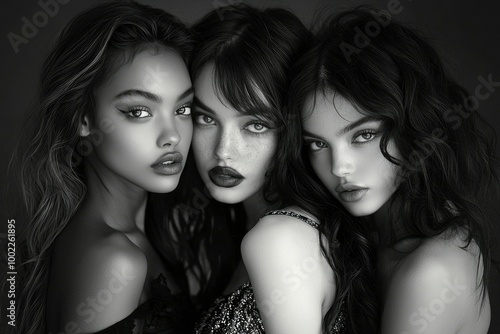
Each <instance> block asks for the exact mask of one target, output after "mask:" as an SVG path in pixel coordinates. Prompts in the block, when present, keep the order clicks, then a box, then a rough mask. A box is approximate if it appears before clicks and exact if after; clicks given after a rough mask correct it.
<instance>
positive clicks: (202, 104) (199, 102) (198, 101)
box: [193, 96, 253, 118]
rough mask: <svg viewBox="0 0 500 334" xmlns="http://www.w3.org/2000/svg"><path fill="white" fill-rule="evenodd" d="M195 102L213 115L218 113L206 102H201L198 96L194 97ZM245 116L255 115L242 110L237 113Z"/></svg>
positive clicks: (239, 115) (196, 105)
mask: <svg viewBox="0 0 500 334" xmlns="http://www.w3.org/2000/svg"><path fill="white" fill-rule="evenodd" d="M193 104H194V105H195V107H198V108H201V109H203V110H205V111H206V112H207V113H209V114H211V115H214V116H215V115H216V114H217V113H216V112H215V111H214V110H213V109H212V108H210V107H208V106H207V105H206V104H205V103H203V102H201V101H200V99H198V98H197V97H196V96H195V97H194V98H193ZM245 116H253V115H249V114H245V113H242V112H238V115H236V117H238V118H239V117H245Z"/></svg>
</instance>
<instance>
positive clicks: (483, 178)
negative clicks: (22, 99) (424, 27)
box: [290, 6, 499, 332]
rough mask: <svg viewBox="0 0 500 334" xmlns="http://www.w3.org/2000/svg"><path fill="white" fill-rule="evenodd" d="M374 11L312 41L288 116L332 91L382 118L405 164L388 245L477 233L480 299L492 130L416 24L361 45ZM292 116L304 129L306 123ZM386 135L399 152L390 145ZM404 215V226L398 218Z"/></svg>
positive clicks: (384, 31) (328, 28) (492, 189)
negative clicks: (449, 233) (409, 239)
mask: <svg viewBox="0 0 500 334" xmlns="http://www.w3.org/2000/svg"><path fill="white" fill-rule="evenodd" d="M374 15H377V14H376V11H375V9H374V8H370V7H366V6H362V7H357V8H355V9H353V10H349V11H345V12H342V13H340V14H338V15H336V16H334V17H333V18H332V19H331V20H329V21H328V22H327V23H326V24H325V25H324V27H322V28H321V29H320V31H319V33H318V34H317V40H316V42H315V45H314V47H313V48H311V50H309V51H308V52H307V53H306V54H305V55H304V56H303V57H302V58H301V59H300V61H299V62H298V63H297V64H296V73H297V74H296V77H295V79H294V82H293V83H292V86H291V88H290V97H291V100H290V110H291V115H290V117H292V118H295V119H296V118H298V117H307V113H306V114H305V115H304V114H303V112H304V110H303V108H304V105H305V102H306V99H307V98H308V97H309V96H312V95H315V94H316V93H322V94H327V95H328V94H331V93H334V94H339V95H341V96H343V97H344V98H346V99H347V100H348V101H349V102H351V103H352V104H353V105H354V106H355V107H356V108H357V109H358V110H359V111H360V112H361V113H362V114H364V115H367V116H372V117H375V118H377V119H380V120H381V121H382V122H383V125H382V126H383V128H382V130H383V134H382V137H381V141H380V150H381V152H382V153H383V155H384V156H385V157H386V158H387V159H388V160H389V161H391V162H393V163H395V164H397V165H399V166H400V167H401V168H400V170H401V180H402V181H401V184H400V185H399V187H398V189H397V190H396V192H395V193H394V194H393V196H392V198H391V199H390V209H389V212H390V216H389V223H390V224H391V231H392V241H391V243H392V244H394V243H395V242H396V241H398V240H399V239H400V238H402V237H405V236H418V237H423V238H428V237H433V236H436V235H439V234H440V233H442V232H444V231H447V230H451V231H454V232H457V233H458V231H465V233H466V240H465V241H466V242H467V245H469V243H470V242H472V241H474V242H476V243H477V245H478V246H479V248H480V251H481V256H482V261H483V265H484V271H483V274H482V276H481V277H479V278H480V279H479V281H478V287H480V286H481V284H482V293H483V297H484V292H485V291H486V288H487V284H488V277H489V272H490V267H491V265H490V264H491V250H490V249H491V241H490V239H489V238H490V235H491V234H490V232H489V228H490V224H489V223H488V219H487V216H486V214H485V213H484V205H483V203H484V202H485V201H487V200H488V196H490V198H491V196H492V195H493V194H498V188H499V176H498V160H497V158H495V153H494V152H495V138H494V129H493V128H492V127H491V126H490V125H489V124H487V123H486V122H485V121H484V120H483V119H482V117H481V116H480V114H479V113H478V112H477V110H476V107H475V106H470V104H468V103H467V101H468V98H470V95H468V94H467V92H466V91H465V89H464V88H463V87H461V86H460V85H459V84H458V83H457V82H456V81H455V80H454V79H453V78H452V77H451V75H450V74H449V73H447V72H446V70H445V67H444V65H443V63H442V61H441V58H440V56H439V55H438V53H437V52H436V51H435V49H434V48H433V47H432V46H431V45H430V44H429V43H428V42H427V40H426V38H425V37H424V36H422V35H421V34H420V33H419V32H418V31H416V30H413V29H410V28H407V27H405V26H403V25H402V24H400V23H398V22H397V21H396V20H394V19H390V20H389V21H388V22H387V24H384V25H383V27H381V28H380V31H379V33H378V34H377V35H376V36H374V37H372V38H370V40H366V39H365V40H364V43H362V45H363V47H360V46H359V44H360V43H358V44H356V41H359V39H358V38H359V36H358V35H357V34H358V33H359V30H360V29H364V28H365V27H368V24H370V23H373V22H377V19H376V17H375V16H374ZM356 28H358V29H356ZM332 112H334V107H333V106H332ZM290 124H291V126H296V127H298V128H297V129H296V130H295V131H296V132H298V131H301V129H300V124H296V123H290ZM290 140H295V141H296V140H297V139H290ZM390 140H393V141H394V143H395V145H396V147H397V149H398V151H399V152H400V156H401V158H400V159H397V158H396V157H392V156H391V155H390V154H389V153H388V151H387V145H388V143H389V141H390ZM304 150H305V149H304ZM401 217H403V218H404V219H401ZM398 218H399V219H401V222H400V225H402V226H400V225H396V220H397V219H398ZM398 224H399V223H398ZM396 231H398V233H399V232H400V231H402V234H401V233H399V234H397V233H396ZM455 235H456V234H455ZM466 247H467V246H466ZM478 269H479V268H478ZM346 279H347V278H346ZM344 284H346V283H345V280H344V282H342V281H341V282H340V285H339V289H343V288H342V286H343V285H344ZM483 300H484V299H483ZM352 320H353V319H351V321H352ZM358 332H363V330H362V328H360V330H359V331H358Z"/></svg>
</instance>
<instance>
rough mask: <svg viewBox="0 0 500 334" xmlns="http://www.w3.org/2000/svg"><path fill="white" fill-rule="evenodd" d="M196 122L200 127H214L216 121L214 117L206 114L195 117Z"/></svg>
mask: <svg viewBox="0 0 500 334" xmlns="http://www.w3.org/2000/svg"><path fill="white" fill-rule="evenodd" d="M194 122H195V123H196V124H199V125H213V124H215V121H214V119H213V118H212V117H210V116H207V115H204V114H198V115H195V117H194Z"/></svg>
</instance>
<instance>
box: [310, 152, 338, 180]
mask: <svg viewBox="0 0 500 334" xmlns="http://www.w3.org/2000/svg"><path fill="white" fill-rule="evenodd" d="M309 161H310V162H311V166H312V168H313V170H314V172H315V173H316V175H317V176H318V177H319V178H320V180H321V181H323V183H324V184H325V185H327V181H329V180H333V174H331V173H330V164H329V163H328V159H327V157H326V155H325V154H319V155H313V154H311V155H309ZM329 176H331V177H329Z"/></svg>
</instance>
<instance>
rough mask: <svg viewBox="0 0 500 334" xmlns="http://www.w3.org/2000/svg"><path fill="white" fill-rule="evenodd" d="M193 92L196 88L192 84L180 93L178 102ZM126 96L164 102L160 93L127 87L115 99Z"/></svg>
mask: <svg viewBox="0 0 500 334" xmlns="http://www.w3.org/2000/svg"><path fill="white" fill-rule="evenodd" d="M193 93H194V90H193V87H192V86H191V87H189V88H188V89H186V91H185V92H184V93H182V94H181V95H179V97H178V98H177V102H179V101H180V100H182V99H184V98H186V97H188V96H189V95H191V94H193ZM126 96H141V97H143V98H145V99H148V100H150V101H153V102H156V103H161V102H162V99H161V97H159V96H158V95H156V94H153V93H151V92H147V91H144V90H140V89H127V90H125V91H123V92H121V93H119V94H118V95H116V96H115V98H114V100H118V99H120V98H122V97H126Z"/></svg>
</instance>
